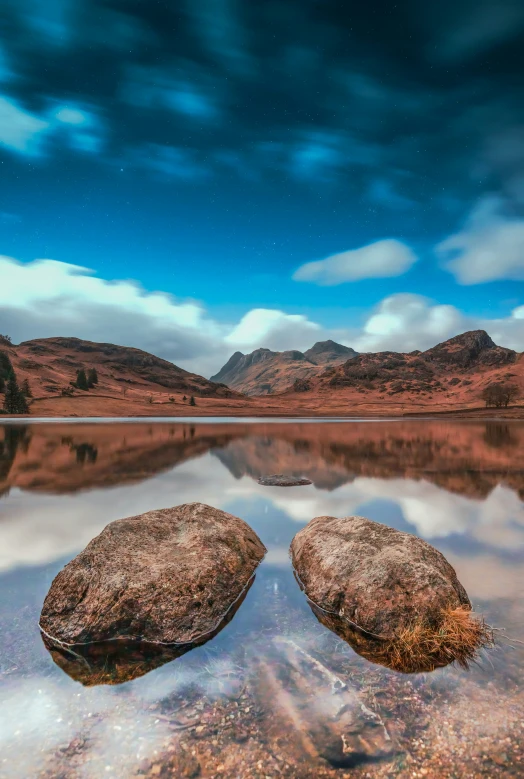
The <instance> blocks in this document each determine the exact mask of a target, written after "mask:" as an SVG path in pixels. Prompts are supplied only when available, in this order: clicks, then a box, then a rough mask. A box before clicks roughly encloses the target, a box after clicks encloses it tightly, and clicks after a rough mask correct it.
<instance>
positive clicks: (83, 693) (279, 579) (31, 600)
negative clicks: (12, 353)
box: [0, 420, 524, 779]
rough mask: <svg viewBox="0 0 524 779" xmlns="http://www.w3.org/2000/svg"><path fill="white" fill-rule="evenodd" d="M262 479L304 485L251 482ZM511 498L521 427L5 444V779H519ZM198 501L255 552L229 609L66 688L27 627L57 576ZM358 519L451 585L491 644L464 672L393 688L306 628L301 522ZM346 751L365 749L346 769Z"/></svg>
mask: <svg viewBox="0 0 524 779" xmlns="http://www.w3.org/2000/svg"><path fill="white" fill-rule="evenodd" d="M273 473H286V474H291V475H295V476H305V477H307V478H309V479H310V480H311V482H312V484H311V485H308V486H299V487H289V488H282V487H265V486H261V485H259V484H258V483H257V479H258V477H259V476H263V475H268V474H273ZM523 500H524V424H521V423H519V422H505V421H495V420H494V421H482V422H472V421H468V422H451V421H445V420H442V421H435V420H409V421H404V420H401V421H395V420H391V421H306V420H305V421H256V420H254V421H249V422H246V421H240V422H235V421H231V420H229V421H220V420H206V421H184V420H174V421H169V420H168V421H166V420H162V421H143V420H141V421H127V420H123V421H118V422H106V421H104V422H95V421H93V420H91V421H85V422H77V421H75V422H74V423H71V422H69V421H64V422H60V423H57V422H50V421H46V422H41V423H31V424H21V423H20V422H12V423H7V424H4V425H3V426H2V425H0V688H1V700H2V706H1V707H0V777H6V778H11V777H20V778H22V777H23V778H24V779H25V778H26V777H46V778H47V777H48V778H49V779H50V778H51V777H63V778H64V779H65V778H66V777H67V779H75V778H76V777H82V779H84V778H85V779H91V778H92V779H95V778H97V779H98V778H99V777H105V776H107V777H135V776H136V777H139V776H159V777H169V776H180V777H186V776H187V777H200V776H201V777H219V776H224V777H239V779H243V778H244V777H299V778H302V777H311V779H313V777H346V776H351V777H391V776H399V777H416V776H420V777H422V776H429V777H439V778H440V777H477V776H479V777H481V776H484V777H492V776H522V775H523V773H524V748H523V739H522V734H523V729H524V680H523V673H522V667H523V660H524V605H523V597H522V596H523V593H524V565H523V563H524V502H523ZM193 501H199V502H203V503H207V504H210V505H212V506H216V507H217V508H220V509H223V510H225V511H228V512H230V513H232V514H235V515H236V516H239V517H241V518H242V519H244V520H245V521H246V522H248V523H249V524H250V525H251V527H252V528H253V529H254V530H255V531H256V533H257V534H258V535H259V537H260V538H261V540H262V541H263V543H264V544H265V546H266V547H267V549H268V552H267V555H266V557H265V559H264V561H263V563H262V564H261V566H260V567H259V569H258V570H257V573H256V577H255V581H254V583H253V585H252V587H251V588H250V590H249V592H248V593H247V596H246V598H245V600H244V601H243V602H242V604H241V605H240V607H239V609H238V611H237V612H236V613H235V615H234V616H233V618H232V619H231V621H230V622H229V624H227V625H226V626H225V627H224V629H223V630H222V631H221V632H220V633H219V634H218V635H217V636H216V637H214V638H213V639H212V640H211V641H209V642H208V643H206V644H205V645H203V646H200V647H198V648H196V649H194V650H192V651H190V652H188V653H187V654H185V655H183V656H182V657H178V658H176V659H173V660H169V658H162V659H161V661H158V658H157V659H154V658H153V659H147V658H146V659H145V660H143V659H142V660H140V663H141V665H140V667H139V669H138V670H137V672H136V678H133V679H132V680H130V681H125V682H124V683H122V684H118V685H107V684H94V683H93V680H90V678H89V666H87V671H85V672H84V676H83V681H84V683H83V684H82V683H80V682H79V681H76V680H75V678H74V674H73V675H71V674H70V673H69V672H66V670H67V668H66V670H64V669H63V668H62V667H60V666H59V665H58V664H57V663H56V662H55V661H54V659H53V657H52V656H51V654H50V653H49V652H48V651H47V649H46V648H45V646H44V644H43V641H42V638H41V635H40V632H39V629H38V620H39V614H40V610H41V607H42V603H43V600H44V598H45V595H46V593H47V591H48V589H49V587H50V585H51V582H52V580H53V578H54V577H55V575H56V574H57V573H58V571H60V570H61V568H62V567H63V566H64V565H65V564H66V563H67V562H68V561H69V560H71V559H72V558H73V557H74V556H75V555H76V554H77V553H78V552H79V551H81V550H82V549H83V548H84V547H85V545H86V544H87V543H88V542H89V541H90V540H91V539H92V538H94V536H96V535H97V534H98V533H99V532H100V531H101V530H102V529H103V528H104V527H105V525H107V523H109V522H111V521H112V520H115V519H118V518H121V517H126V516H132V515H136V514H140V513H142V512H145V511H148V510H150V509H154V508H164V507H169V506H175V505H178V504H181V503H186V502H193ZM352 514H360V515H363V516H366V517H369V518H370V519H373V520H376V521H378V522H382V523H384V524H387V525H389V526H391V527H394V528H397V529H399V530H404V531H408V532H410V533H414V534H416V535H418V536H420V537H422V538H424V539H425V540H427V541H428V542H429V543H431V544H433V545H434V546H435V547H437V548H438V549H439V550H440V551H441V552H442V553H443V554H444V555H445V556H446V558H447V559H448V560H449V561H450V563H451V564H452V565H453V566H454V567H455V569H456V571H457V574H458V577H459V579H460V580H461V582H462V584H463V585H464V586H465V588H466V590H467V591H468V594H469V596H470V599H471V601H472V603H473V605H474V609H475V610H476V611H478V612H479V613H481V614H483V615H484V616H485V618H486V620H487V622H488V623H489V624H490V625H491V626H493V627H494V628H496V630H495V635H496V645H495V646H494V647H493V648H490V649H487V650H485V651H484V652H483V653H482V655H481V657H480V658H479V661H478V663H477V664H476V665H473V666H472V667H471V668H470V670H469V671H464V670H461V669H460V668H455V667H452V666H448V667H447V668H444V669H439V670H437V671H434V672H433V673H428V674H412V675H404V674H399V673H396V672H394V671H391V670H389V669H387V668H383V667H381V666H378V665H374V664H372V663H370V662H368V661H367V660H365V659H363V658H362V657H360V656H359V655H357V654H356V653H355V652H354V651H353V649H352V648H351V647H350V646H349V645H348V644H346V643H345V642H344V641H343V640H341V639H340V638H338V637H337V636H336V635H335V634H334V633H332V632H330V631H329V630H328V629H327V628H326V627H324V626H323V625H322V624H320V623H319V622H318V621H317V619H316V617H315V615H314V613H313V612H312V610H311V609H310V607H309V605H308V602H307V600H306V598H305V596H304V595H303V593H302V592H301V590H300V589H299V587H298V585H297V583H296V581H295V578H294V576H293V571H292V568H291V563H290V560H289V554H288V550H289V544H290V542H291V540H292V538H293V536H294V535H295V533H296V532H297V531H298V530H299V529H300V528H302V527H303V526H304V525H305V524H306V523H307V522H308V521H309V520H310V519H312V518H313V517H316V516H320V515H331V516H339V517H343V516H348V515H352ZM130 652H131V655H132V650H130ZM131 659H132V657H131ZM121 662H122V663H123V664H124V665H125V664H126V663H127V662H128V660H127V659H126V658H125V657H124V658H123V659H122V661H121ZM137 668H138V665H137ZM337 696H338V697H337ZM335 697H336V700H337V701H342V702H343V704H344V705H343V707H340V706H339V707H338V708H337V713H336V716H334V714H333V711H334V710H333V700H334V698H335ZM342 710H343V714H340V712H341V711H342ZM377 728H378V729H377ZM377 733H378V734H379V736H380V740H381V746H380V747H378V746H377V745H376V744H375V741H374V739H375V736H376V734H377ZM345 739H346V740H347V739H349V740H351V739H353V740H355V739H357V740H359V743H360V744H361V745H363V746H362V756H361V758H359V759H357V760H354V761H353V763H352V764H351V765H349V764H347V763H345V762H344V754H345V752H344V744H345V743H346V741H345ZM384 739H385V741H384ZM386 742H387V743H386ZM385 743H386V748H385V747H384V744H385Z"/></svg>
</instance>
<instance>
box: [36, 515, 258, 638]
mask: <svg viewBox="0 0 524 779" xmlns="http://www.w3.org/2000/svg"><path fill="white" fill-rule="evenodd" d="M265 551H266V549H265V547H264V545H263V544H262V542H261V541H260V539H259V538H258V536H257V535H256V533H255V532H254V531H253V530H252V529H251V528H250V527H249V526H248V525H247V524H246V523H245V522H244V521H243V520H241V519H238V518H237V517H234V516H232V515H231V514H227V513H225V512H224V511H220V510H219V509H216V508H213V507H211V506H206V505H204V504H202V503H188V504H184V505H182V506H176V507H174V508H168V509H160V510H158V511H150V512H147V513H146V514H141V515H140V516H136V517H129V518H127V519H119V520H117V521H116V522H111V523H110V524H109V525H108V526H107V527H106V528H105V529H104V530H103V531H102V532H101V533H100V535H98V536H97V537H96V538H94V539H93V540H92V541H91V542H90V543H89V544H88V545H87V547H86V548H85V549H84V551H83V552H81V553H80V554H79V555H78V556H77V557H75V558H74V560H72V561H71V562H70V563H68V564H67V565H66V566H65V568H63V570H62V571H60V573H59V574H58V575H57V576H56V578H55V579H54V581H53V583H52V585H51V588H50V590H49V592H48V594H47V597H46V599H45V601H44V605H43V609H42V614H41V617H40V626H41V628H42V630H43V632H44V633H45V634H47V636H48V637H49V636H50V637H52V639H54V640H57V641H59V642H62V643H64V644H70V645H74V644H82V643H87V642H93V641H106V640H108V639H116V638H131V639H137V640H143V641H151V642H162V643H167V644H175V643H176V644H191V645H197V644H198V643H203V642H204V641H206V640H208V639H209V638H210V637H211V635H212V634H214V632H216V631H217V629H218V628H219V626H220V625H221V623H222V622H223V621H224V619H226V618H227V613H228V612H229V611H230V610H233V609H234V606H235V603H236V602H237V601H238V600H239V599H240V598H241V597H242V595H243V593H244V591H245V590H246V588H247V587H248V586H249V584H250V582H251V579H252V577H253V574H254V571H255V569H256V567H257V565H258V564H259V563H260V561H261V560H262V558H263V557H264V554H265Z"/></svg>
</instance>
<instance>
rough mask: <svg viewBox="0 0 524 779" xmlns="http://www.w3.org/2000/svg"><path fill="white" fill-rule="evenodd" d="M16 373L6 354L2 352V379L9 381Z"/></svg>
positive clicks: (0, 368) (0, 358)
mask: <svg viewBox="0 0 524 779" xmlns="http://www.w3.org/2000/svg"><path fill="white" fill-rule="evenodd" d="M12 373H14V371H13V365H12V363H11V360H10V359H9V355H8V354H7V353H6V352H0V378H2V379H5V380H7V379H8V378H9V376H10V375H11V374H12Z"/></svg>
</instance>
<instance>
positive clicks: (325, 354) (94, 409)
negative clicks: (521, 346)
mask: <svg viewBox="0 0 524 779" xmlns="http://www.w3.org/2000/svg"><path fill="white" fill-rule="evenodd" d="M0 353H3V354H4V355H7V356H8V357H9V359H10V361H11V363H12V365H13V367H14V370H15V372H16V375H17V379H18V381H19V383H22V382H23V381H24V380H27V382H28V383H29V387H30V390H31V393H32V396H33V399H32V401H31V414H33V415H38V416H56V417H61V416H115V417H119V416H186V415H188V414H191V415H197V416H358V415H367V416H373V415H378V416H385V415H399V414H409V413H433V412H454V413H456V412H458V411H461V412H462V411H465V412H468V413H469V410H471V411H475V413H476V414H477V415H478V413H480V411H479V408H482V406H483V405H484V404H483V402H482V400H481V393H482V391H483V390H484V389H485V388H486V386H488V385H490V384H493V383H502V384H508V383H510V384H512V385H514V386H515V387H516V388H517V397H521V398H522V397H524V360H523V359H522V358H523V354H522V353H519V352H516V351H514V350H512V349H507V348H504V347H501V346H497V344H495V343H494V342H493V340H492V339H491V338H490V336H489V335H488V334H487V333H486V332H485V331H484V330H475V331H470V332H467V333H462V334H461V335H458V336H455V337H454V338H451V339H449V340H447V341H444V342H443V343H440V344H437V345H436V346H434V347H432V348H431V349H427V350H426V351H423V352H421V351H412V352H408V353H402V352H392V351H384V352H376V353H361V354H358V353H357V352H356V351H355V350H353V349H351V348H350V347H348V346H343V345H341V344H336V343H335V342H333V341H324V342H319V343H317V344H315V345H314V346H312V347H311V349H308V350H307V351H306V352H299V351H294V350H291V351H285V352H274V351H271V350H269V349H257V350H256V351H254V352H252V353H251V354H247V355H244V354H242V353H240V352H236V353H235V354H234V355H233V356H232V357H231V358H230V360H229V361H228V362H227V363H226V365H224V367H223V368H222V369H221V370H220V371H219V372H218V373H217V374H216V375H215V376H213V377H212V379H205V378H203V377H202V376H199V375H197V374H194V373H190V372H188V371H185V370H183V369H182V368H179V367H178V366H176V365H174V364H173V363H171V362H169V361H167V360H163V359H161V358H159V357H155V356H154V355H152V354H149V353H147V352H144V351H141V350H140V349H134V348H131V347H124V346H115V345H114V344H109V343H93V342H91V341H84V340H81V339H78V338H41V339H36V340H33V341H25V342H23V343H21V344H19V345H14V344H12V343H10V341H8V340H5V339H0ZM0 356H1V355H0ZM81 368H84V370H86V371H88V370H89V369H90V368H96V371H97V373H98V379H99V380H98V384H96V386H94V387H92V388H91V389H90V390H89V391H85V390H80V389H78V388H76V387H74V386H72V384H74V382H75V378H76V373H77V371H78V370H79V369H81ZM191 396H194V397H195V399H196V406H197V408H195V409H194V410H191V411H189V409H188V403H189V400H190V397H191ZM0 406H1V399H0ZM488 411H489V410H488ZM519 413H520V410H519V409H518V408H515V409H513V411H511V414H517V415H518V414H519Z"/></svg>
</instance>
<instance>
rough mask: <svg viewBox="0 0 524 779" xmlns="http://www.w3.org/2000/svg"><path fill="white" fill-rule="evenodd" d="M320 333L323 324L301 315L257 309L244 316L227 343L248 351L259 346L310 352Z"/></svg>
mask: <svg viewBox="0 0 524 779" xmlns="http://www.w3.org/2000/svg"><path fill="white" fill-rule="evenodd" d="M321 330H322V328H321V327H320V325H317V324H315V322H311V321H310V320H309V319H307V317H305V316H302V315H300V314H284V313H283V312H282V311H275V310H268V309H265V308H254V309H252V310H251V311H249V312H248V313H247V314H245V316H243V317H242V319H241V320H240V322H239V323H238V325H236V327H235V328H234V330H232V331H231V333H229V335H227V336H226V339H225V340H226V342H227V343H231V344H236V345H237V347H239V348H241V349H246V350H248V351H252V350H253V349H256V348H258V347H259V346H264V347H266V348H268V349H302V348H303V349H308V348H309V347H310V346H312V344H313V341H316V340H318V335H319V333H320V332H321ZM291 338H292V339H293V340H292V341H291Z"/></svg>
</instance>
